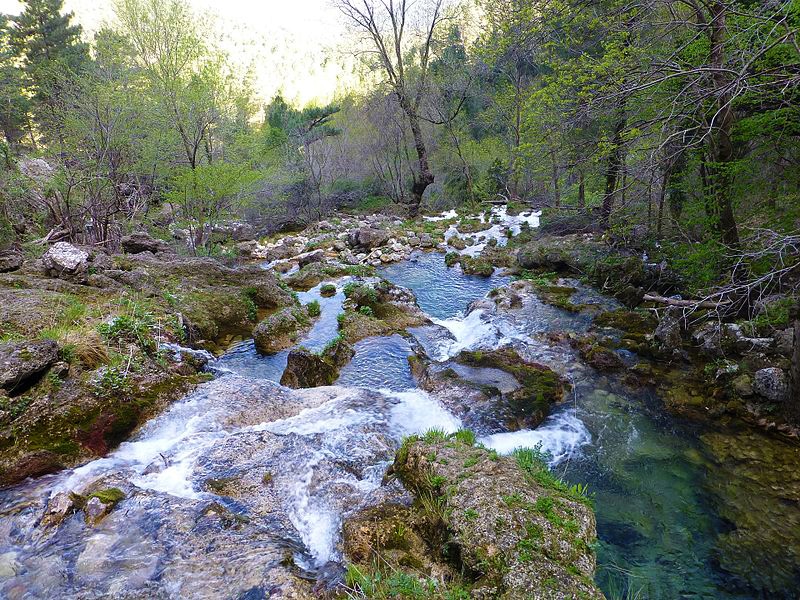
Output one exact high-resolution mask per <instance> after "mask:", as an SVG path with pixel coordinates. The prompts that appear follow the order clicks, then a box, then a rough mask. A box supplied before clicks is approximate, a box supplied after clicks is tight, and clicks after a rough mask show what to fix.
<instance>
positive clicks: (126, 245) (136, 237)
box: [121, 231, 171, 254]
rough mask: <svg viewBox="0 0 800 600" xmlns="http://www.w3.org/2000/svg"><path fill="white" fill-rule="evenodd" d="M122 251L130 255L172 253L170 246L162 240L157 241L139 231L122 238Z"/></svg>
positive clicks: (144, 232)
mask: <svg viewBox="0 0 800 600" xmlns="http://www.w3.org/2000/svg"><path fill="white" fill-rule="evenodd" d="M121 243H122V249H123V250H125V252H127V253H128V254H139V253H141V252H152V253H153V254H156V253H158V252H171V249H170V247H169V244H167V243H166V242H164V241H162V240H157V239H156V238H154V237H153V236H151V235H150V234H149V233H147V232H146V231H137V232H136V233H132V234H130V235H126V236H125V237H123V238H122V242H121Z"/></svg>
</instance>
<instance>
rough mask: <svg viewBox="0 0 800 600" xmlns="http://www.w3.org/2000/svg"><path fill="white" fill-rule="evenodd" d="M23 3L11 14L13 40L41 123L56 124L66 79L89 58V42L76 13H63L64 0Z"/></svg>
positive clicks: (48, 125) (35, 0) (30, 0)
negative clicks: (56, 112) (52, 120)
mask: <svg viewBox="0 0 800 600" xmlns="http://www.w3.org/2000/svg"><path fill="white" fill-rule="evenodd" d="M24 5H25V8H24V9H23V11H22V12H21V13H20V14H19V15H18V16H15V17H11V22H12V27H11V31H10V33H11V35H10V36H9V37H10V44H11V47H12V48H13V49H14V53H15V55H16V58H17V59H18V60H19V62H20V64H21V66H22V69H23V71H24V73H25V77H26V80H27V84H28V86H29V87H30V89H31V90H32V91H33V94H34V100H35V103H36V106H35V109H36V110H35V116H36V119H37V121H38V122H39V125H40V127H43V128H45V129H46V128H48V127H49V128H51V129H52V128H57V127H59V126H60V125H59V123H50V120H51V119H52V118H53V115H54V112H55V111H54V107H55V105H56V104H57V103H58V102H59V101H60V93H61V91H62V90H63V87H64V85H65V81H67V80H68V79H69V77H70V76H71V75H72V74H77V73H78V72H80V70H81V68H82V66H83V65H84V64H85V63H86V61H87V60H88V49H87V45H86V44H84V43H83V42H81V27H80V25H73V24H72V18H73V14H72V13H67V14H62V13H63V10H64V2H63V0H25V3H24Z"/></svg>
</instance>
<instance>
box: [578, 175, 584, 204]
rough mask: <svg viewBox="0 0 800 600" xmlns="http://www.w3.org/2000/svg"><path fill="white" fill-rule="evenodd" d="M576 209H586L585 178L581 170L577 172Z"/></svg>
mask: <svg viewBox="0 0 800 600" xmlns="http://www.w3.org/2000/svg"><path fill="white" fill-rule="evenodd" d="M578 177H579V180H578V181H579V183H578V208H586V178H585V176H584V174H583V170H581V171H579V172H578Z"/></svg>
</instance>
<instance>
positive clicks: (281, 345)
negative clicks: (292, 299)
mask: <svg viewBox="0 0 800 600" xmlns="http://www.w3.org/2000/svg"><path fill="white" fill-rule="evenodd" d="M312 322H313V318H312V317H311V316H310V315H309V308H308V305H306V306H292V307H286V308H284V309H282V310H280V311H278V312H276V313H274V314H272V315H270V316H268V317H267V318H266V319H264V320H263V321H261V322H260V323H259V324H258V325H256V327H255V329H253V341H254V342H255V346H256V350H258V352H260V353H261V354H275V353H276V352H280V351H281V350H284V349H286V348H290V347H291V346H293V345H294V344H295V342H296V341H297V340H298V338H299V337H300V336H301V335H302V334H303V333H305V332H306V331H308V330H309V329H310V328H311V325H312Z"/></svg>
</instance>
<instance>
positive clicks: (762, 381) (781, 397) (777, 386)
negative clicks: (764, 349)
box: [753, 367, 789, 402]
mask: <svg viewBox="0 0 800 600" xmlns="http://www.w3.org/2000/svg"><path fill="white" fill-rule="evenodd" d="M753 391H754V392H755V393H756V394H758V395H759V396H761V397H762V398H766V399H767V400H769V401H770V402H785V401H787V400H788V399H789V377H788V376H787V375H786V372H785V371H784V370H783V369H779V368H777V367H768V368H766V369H760V370H758V371H756V374H755V378H754V382H753Z"/></svg>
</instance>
